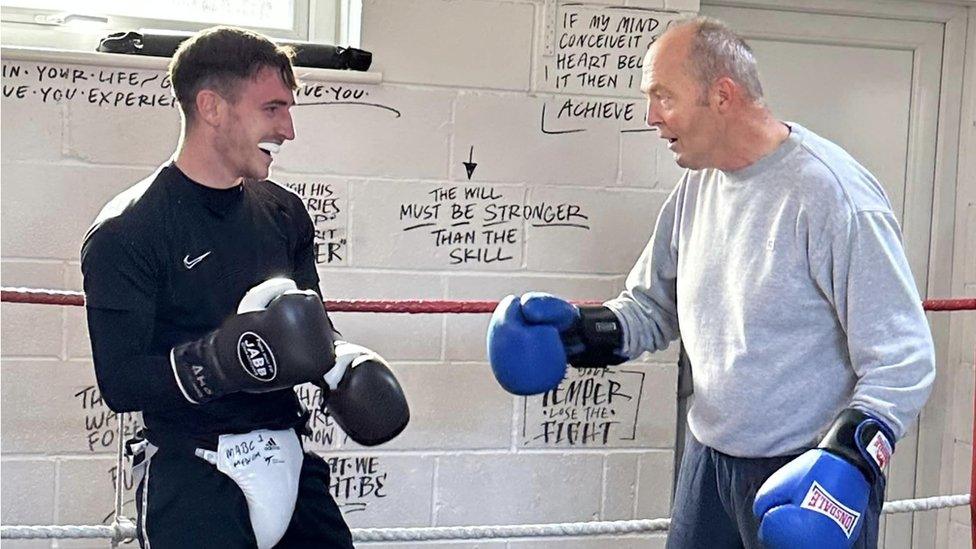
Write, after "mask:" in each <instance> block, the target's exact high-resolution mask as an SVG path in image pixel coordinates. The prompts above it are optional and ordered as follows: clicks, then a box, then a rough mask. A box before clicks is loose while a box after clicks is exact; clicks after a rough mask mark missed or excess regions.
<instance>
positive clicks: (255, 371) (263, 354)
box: [237, 332, 278, 382]
mask: <svg viewBox="0 0 976 549" xmlns="http://www.w3.org/2000/svg"><path fill="white" fill-rule="evenodd" d="M237 358H238V359H239V360H240V362H241V366H243V367H244V371H245V372H247V373H248V374H250V375H251V377H253V378H254V379H256V380H258V381H265V382H267V381H271V380H273V379H274V378H275V376H276V375H277V374H278V365H277V363H275V357H274V354H273V353H272V352H271V346H270V345H268V343H267V342H266V341H265V340H264V339H262V338H261V336H259V335H258V334H256V333H254V332H244V333H243V334H241V337H240V338H239V339H238V340H237Z"/></svg>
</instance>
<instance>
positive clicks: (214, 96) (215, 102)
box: [196, 88, 226, 126]
mask: <svg viewBox="0 0 976 549" xmlns="http://www.w3.org/2000/svg"><path fill="white" fill-rule="evenodd" d="M225 103H226V101H224V98H223V97H221V96H220V94H219V93H217V92H215V91H214V90H211V89H207V88H204V89H202V90H200V91H198V92H197V100H196V107H197V118H199V119H200V121H201V122H203V123H205V124H208V125H210V126H217V125H219V124H220V119H221V117H222V116H223V112H224V104H225Z"/></svg>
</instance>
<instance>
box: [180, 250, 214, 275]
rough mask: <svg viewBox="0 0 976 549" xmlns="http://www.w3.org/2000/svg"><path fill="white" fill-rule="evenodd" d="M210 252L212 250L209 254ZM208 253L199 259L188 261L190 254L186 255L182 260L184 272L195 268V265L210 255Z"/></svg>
mask: <svg viewBox="0 0 976 549" xmlns="http://www.w3.org/2000/svg"><path fill="white" fill-rule="evenodd" d="M212 251H213V250H211V251H210V252H212ZM210 252H207V253H205V254H203V255H201V256H200V257H195V258H193V259H190V254H186V256H185V257H184V258H183V266H184V267H186V270H188V271H189V270H190V269H192V268H194V267H196V266H197V264H198V263H200V262H201V261H203V260H204V259H205V258H206V257H207V256H208V255H210Z"/></svg>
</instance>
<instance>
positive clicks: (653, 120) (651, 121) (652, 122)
mask: <svg viewBox="0 0 976 549" xmlns="http://www.w3.org/2000/svg"><path fill="white" fill-rule="evenodd" d="M646 122H647V126H648V127H649V128H651V129H654V130H658V129H660V126H661V124H663V123H664V120H663V119H662V118H661V115H660V114H659V113H658V112H657V108H655V106H654V103H651V102H648V103H647V119H646Z"/></svg>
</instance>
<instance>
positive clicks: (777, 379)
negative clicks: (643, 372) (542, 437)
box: [488, 18, 935, 549]
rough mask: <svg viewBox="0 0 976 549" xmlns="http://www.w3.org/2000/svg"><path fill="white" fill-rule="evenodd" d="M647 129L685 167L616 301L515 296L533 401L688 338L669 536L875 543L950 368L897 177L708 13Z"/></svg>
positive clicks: (501, 317) (512, 374) (514, 382)
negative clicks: (685, 402) (830, 135)
mask: <svg viewBox="0 0 976 549" xmlns="http://www.w3.org/2000/svg"><path fill="white" fill-rule="evenodd" d="M643 71H644V74H643V81H642V89H643V91H644V93H645V94H646V95H647V100H648V106H647V123H648V125H650V126H651V127H652V128H655V129H657V130H658V131H659V132H660V137H661V138H662V139H666V140H667V141H668V148H669V149H670V150H671V151H672V152H673V153H674V157H675V160H676V161H677V163H678V165H680V166H682V167H684V168H688V171H687V172H686V173H685V175H684V176H683V177H682V179H681V180H680V181H679V183H678V185H677V187H676V188H675V190H674V191H673V192H672V193H671V196H670V197H669V199H668V200H667V202H666V203H665V205H664V208H663V209H662V211H661V213H660V216H659V217H658V220H657V225H656V227H655V231H654V235H653V236H652V237H651V240H650V243H649V244H648V246H647V248H646V249H645V250H644V253H643V254H642V256H641V258H640V259H639V260H638V262H637V264H636V265H635V267H634V269H633V270H632V271H631V273H630V276H629V277H628V279H627V289H626V290H625V291H624V292H623V293H621V294H620V296H619V297H618V298H616V299H613V300H610V301H608V302H606V303H605V304H604V306H602V307H583V308H577V307H575V306H573V305H571V304H569V303H567V302H566V301H563V300H561V299H559V298H556V297H554V296H551V295H547V294H539V293H530V294H526V295H523V296H521V298H519V297H516V296H509V297H508V298H506V299H505V300H504V301H503V302H502V303H501V304H500V305H499V308H498V309H497V310H496V311H495V315H494V317H493V319H492V322H491V325H490V327H489V332H488V350H489V357H490V359H491V362H492V366H493V367H494V369H495V372H496V374H497V376H498V378H499V381H500V382H501V383H502V385H503V386H505V387H506V388H507V389H509V390H510V391H513V392H516V393H522V394H527V393H535V392H541V391H545V390H549V389H551V388H553V387H554V386H555V385H556V384H558V383H559V381H560V380H561V379H562V377H563V374H564V370H565V367H566V362H567V360H568V361H569V362H570V363H572V364H574V365H577V366H606V365H611V364H619V363H620V362H622V361H624V360H626V359H629V358H635V357H637V356H638V355H640V354H641V353H643V352H645V351H655V350H661V349H664V348H666V347H667V346H668V344H669V343H670V342H671V341H673V340H675V339H676V338H677V337H678V336H679V335H680V336H681V339H682V343H683V345H684V347H685V350H686V352H687V354H688V356H689V358H690V362H691V364H692V368H693V372H694V376H693V378H694V397H693V401H692V404H691V407H690V409H689V412H688V427H689V429H688V436H687V439H686V442H685V450H684V455H683V457H682V463H681V466H680V471H679V475H678V481H677V486H676V490H675V501H674V505H673V510H672V517H671V528H670V532H669V536H668V547H672V548H692V547H710V548H717V549H718V548H726V547H727V548H734V547H743V546H744V547H750V548H753V547H756V548H758V547H760V544H762V546H764V547H767V548H786V547H801V548H802V547H827V548H833V547H849V546H851V545H856V546H857V547H874V546H876V545H877V531H878V515H879V513H880V511H881V505H882V502H883V497H884V486H885V467H886V465H887V462H888V460H889V458H890V455H891V452H892V450H893V446H894V443H895V441H896V440H897V439H898V438H900V437H902V436H903V435H904V434H905V432H906V431H907V430H908V428H909V425H910V424H911V422H912V421H914V420H915V418H916V416H917V415H918V413H919V411H920V410H921V408H922V406H923V404H924V403H925V400H926V399H927V398H928V394H929V392H930V390H931V386H932V382H933V380H934V377H935V364H934V351H933V343H932V338H931V334H930V333H929V329H928V324H927V322H926V320H925V315H924V313H923V311H922V308H921V300H920V298H919V295H918V293H917V291H916V289H915V282H914V280H913V279H912V274H911V272H910V270H909V268H908V262H907V261H906V259H905V253H904V250H903V247H902V244H901V239H900V230H899V227H898V224H897V221H896V220H895V216H894V214H893V213H892V211H891V206H890V204H889V202H888V199H887V197H886V196H885V194H884V191H883V190H882V187H881V185H880V184H878V182H877V181H876V180H875V178H874V177H873V176H872V175H871V174H870V173H868V171H867V170H866V169H864V168H863V167H862V166H860V165H859V164H858V163H857V162H856V161H855V160H854V159H853V158H851V157H850V155H848V154H847V153H846V152H844V151H843V150H842V149H841V148H840V147H838V146H837V145H835V144H833V143H831V142H829V141H827V140H826V139H823V138H822V137H820V136H818V135H816V134H814V133H813V132H811V131H809V130H807V129H805V128H803V127H802V126H800V125H799V124H794V123H785V122H781V121H779V120H777V119H775V118H774V117H773V116H772V114H771V113H770V112H769V110H768V109H767V108H766V106H765V104H764V102H763V97H762V87H761V86H760V82H759V77H758V71H757V68H756V61H755V58H754V57H753V55H752V52H751V50H750V49H749V47H748V46H747V45H746V44H745V42H744V41H743V40H742V39H741V38H740V37H738V36H736V35H735V34H734V33H733V32H732V31H731V30H729V29H728V28H727V27H726V26H725V25H724V24H722V23H720V22H718V21H715V20H711V19H708V18H697V19H694V20H691V21H688V22H685V23H683V24H680V25H677V26H675V27H673V28H671V29H669V30H668V31H667V32H666V33H665V34H664V35H662V36H661V37H660V39H659V40H658V41H657V42H655V43H654V45H653V46H652V47H651V49H650V50H649V51H648V53H647V56H646V57H645V60H644V65H643Z"/></svg>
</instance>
